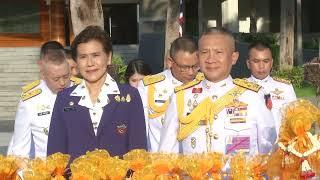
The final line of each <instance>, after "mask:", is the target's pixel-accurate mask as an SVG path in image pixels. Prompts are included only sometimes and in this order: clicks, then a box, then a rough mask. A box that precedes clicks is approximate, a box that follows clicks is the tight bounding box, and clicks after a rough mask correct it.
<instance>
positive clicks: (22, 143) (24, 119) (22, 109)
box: [8, 101, 33, 157]
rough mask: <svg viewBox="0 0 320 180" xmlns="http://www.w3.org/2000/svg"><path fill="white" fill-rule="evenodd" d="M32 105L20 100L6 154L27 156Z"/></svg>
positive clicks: (29, 147)
mask: <svg viewBox="0 0 320 180" xmlns="http://www.w3.org/2000/svg"><path fill="white" fill-rule="evenodd" d="M32 113H33V111H32V107H30V106H29V107H28V103H27V101H25V102H24V101H20V102H19V105H18V109H17V113H16V119H15V122H14V133H13V136H12V140H11V142H10V144H9V147H8V155H10V154H12V155H16V156H23V157H29V156H30V149H31V120H32V118H33V117H32Z"/></svg>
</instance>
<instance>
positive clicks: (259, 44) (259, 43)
mask: <svg viewBox="0 0 320 180" xmlns="http://www.w3.org/2000/svg"><path fill="white" fill-rule="evenodd" d="M251 49H258V50H259V51H262V50H265V49H269V50H270V51H271V47H270V45H269V44H268V43H265V42H263V41H255V42H253V43H251V44H250V45H249V47H248V51H249V52H250V50H251Z"/></svg>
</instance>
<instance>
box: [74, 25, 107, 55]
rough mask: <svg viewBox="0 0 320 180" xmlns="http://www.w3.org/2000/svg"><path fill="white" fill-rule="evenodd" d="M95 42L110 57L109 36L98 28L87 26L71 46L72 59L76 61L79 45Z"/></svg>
mask: <svg viewBox="0 0 320 180" xmlns="http://www.w3.org/2000/svg"><path fill="white" fill-rule="evenodd" d="M91 40H96V41H98V42H100V43H101V45H102V46H103V49H104V51H105V53H107V54H109V53H111V55H112V42H111V39H110V37H109V35H108V34H107V33H106V32H105V31H104V30H103V29H102V28H101V27H99V26H88V27H86V28H85V29H84V30H83V31H81V32H80V33H79V34H78V35H77V36H76V37H75V39H74V40H73V42H72V44H71V53H72V58H73V59H75V60H76V59H77V48H78V46H79V44H81V43H87V42H89V41H91Z"/></svg>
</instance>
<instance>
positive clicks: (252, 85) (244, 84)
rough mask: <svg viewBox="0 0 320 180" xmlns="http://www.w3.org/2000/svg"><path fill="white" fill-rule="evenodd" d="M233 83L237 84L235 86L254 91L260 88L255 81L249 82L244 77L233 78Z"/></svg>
mask: <svg viewBox="0 0 320 180" xmlns="http://www.w3.org/2000/svg"><path fill="white" fill-rule="evenodd" d="M233 83H234V84H235V85H237V86H240V87H243V88H246V89H249V90H251V91H254V92H258V91H259V89H260V88H261V86H260V85H258V84H256V83H253V82H249V81H248V80H246V79H234V80H233Z"/></svg>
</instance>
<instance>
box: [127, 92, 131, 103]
mask: <svg viewBox="0 0 320 180" xmlns="http://www.w3.org/2000/svg"><path fill="white" fill-rule="evenodd" d="M126 101H127V102H130V101H131V96H130V94H127V97H126Z"/></svg>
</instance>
